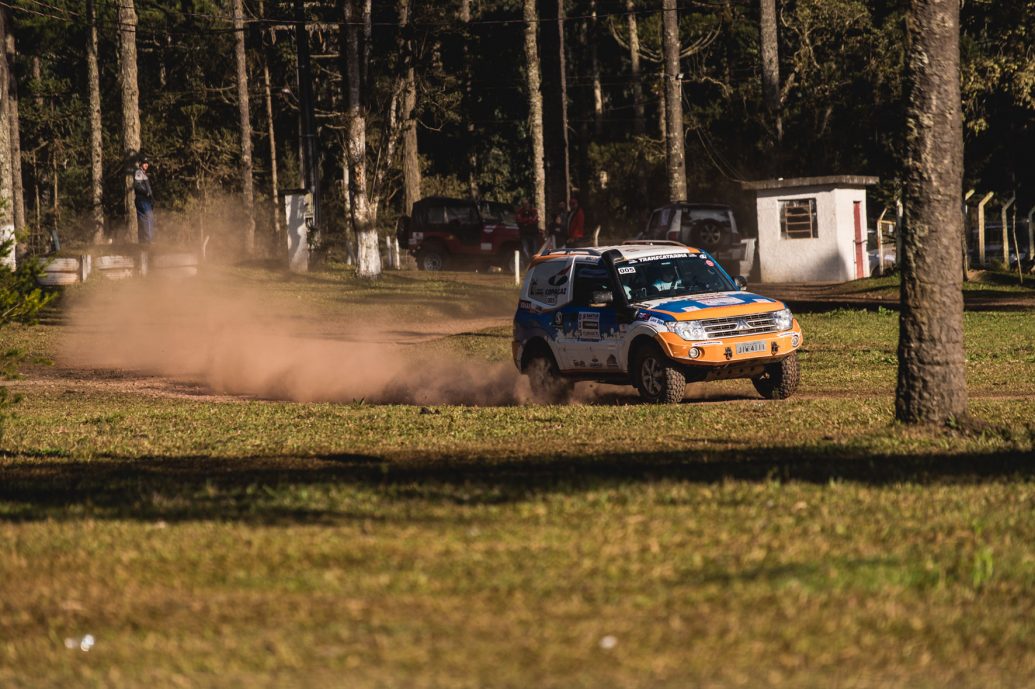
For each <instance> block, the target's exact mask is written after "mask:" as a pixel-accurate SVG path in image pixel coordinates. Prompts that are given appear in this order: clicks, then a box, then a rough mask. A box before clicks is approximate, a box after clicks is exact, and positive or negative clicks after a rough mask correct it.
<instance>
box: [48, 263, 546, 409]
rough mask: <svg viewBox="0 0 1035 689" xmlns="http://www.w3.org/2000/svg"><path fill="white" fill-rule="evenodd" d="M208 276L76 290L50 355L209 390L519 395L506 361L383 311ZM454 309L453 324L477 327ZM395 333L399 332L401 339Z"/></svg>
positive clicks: (435, 325)
mask: <svg viewBox="0 0 1035 689" xmlns="http://www.w3.org/2000/svg"><path fill="white" fill-rule="evenodd" d="M336 308H337V310H336V311H335V310H334V309H331V310H330V311H329V312H325V310H324V309H322V308H317V307H316V306H312V305H310V304H309V302H307V301H306V300H304V299H302V298H301V297H300V296H299V295H298V293H297V292H291V293H287V292H285V291H276V290H271V289H269V288H268V287H266V286H262V287H259V288H256V287H249V286H246V285H242V284H240V281H238V282H233V281H232V280H226V279H224V280H222V281H220V280H218V279H217V280H213V279H209V278H207V277H204V276H200V277H198V278H195V279H189V280H160V279H134V280H127V281H125V282H121V283H117V284H101V285H97V289H95V290H88V291H86V292H85V293H83V294H81V295H79V298H77V299H75V300H74V301H73V303H72V305H71V308H70V311H69V320H70V323H69V327H68V328H67V330H66V332H67V333H68V336H67V337H66V338H64V342H63V347H62V351H61V354H60V358H59V363H60V364H61V365H63V366H69V367H75V368H88V369H115V370H123V371H134V372H139V373H142V374H149V375H157V376H162V377H166V378H170V379H174V380H180V381H183V380H188V381H192V382H196V383H200V384H202V385H204V386H205V387H207V388H208V389H209V390H211V391H212V392H213V393H219V394H230V395H245V396H253V397H258V398H264V399H281V400H292V401H299V402H319V401H326V402H352V401H358V400H364V401H367V402H378V403H403V404H468V405H505V404H520V403H523V402H525V401H526V400H527V399H528V397H529V394H528V387H527V381H526V379H525V378H524V377H523V376H520V375H519V374H518V372H517V370H516V369H515V367H514V366H513V365H512V364H510V363H509V362H507V363H490V362H485V361H480V360H478V359H476V358H470V357H467V358H465V357H463V356H461V355H460V354H457V353H455V352H451V351H448V350H447V349H446V348H445V347H443V346H442V344H441V343H439V342H436V339H438V338H440V337H441V336H442V334H444V333H443V327H442V322H441V319H438V320H436V319H434V318H429V319H428V320H429V327H428V328H427V329H426V330H423V329H422V325H421V324H420V323H414V322H412V320H413V319H412V318H411V319H409V320H408V321H407V327H408V330H407V331H406V332H405V333H404V334H400V333H399V332H396V331H394V330H392V329H391V327H390V326H391V325H392V324H393V323H394V322H395V319H393V317H392V314H391V313H390V311H388V312H385V313H382V314H380V315H375V314H376V310H375V309H373V308H363V307H362V306H357V307H356V308H355V309H353V310H354V311H355V312H356V313H354V314H352V313H350V311H349V309H350V307H348V306H344V305H337V307H336ZM485 320H486V319H481V321H480V322H478V323H474V324H473V325H474V328H472V327H471V326H472V323H470V322H466V321H463V320H455V321H454V322H453V323H452V325H453V326H454V329H453V331H454V332H461V331H465V330H468V329H475V328H477V327H479V326H480V327H485V324H484V321H485ZM401 342H406V343H405V344H402V343H401Z"/></svg>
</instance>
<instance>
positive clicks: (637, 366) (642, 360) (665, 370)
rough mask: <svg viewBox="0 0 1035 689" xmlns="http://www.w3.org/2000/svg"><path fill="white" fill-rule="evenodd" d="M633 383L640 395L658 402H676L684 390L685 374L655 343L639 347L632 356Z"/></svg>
mask: <svg viewBox="0 0 1035 689" xmlns="http://www.w3.org/2000/svg"><path fill="white" fill-rule="evenodd" d="M632 373H633V384H634V385H635V386H636V389H637V390H639V392H640V397H642V398H643V399H645V400H646V401H648V402H651V403H654V404H658V403H663V404H676V403H677V402H681V401H682V400H683V394H684V393H685V392H686V376H685V375H683V372H682V371H680V370H679V369H678V368H677V367H676V366H675V365H674V364H673V363H672V361H671V360H670V359H669V358H668V357H667V356H665V355H664V354H663V353H662V352H661V349H659V348H658V346H657V345H654V344H651V345H646V346H643V347H641V348H640V349H639V350H638V351H637V352H636V356H635V357H634V358H633V366H632Z"/></svg>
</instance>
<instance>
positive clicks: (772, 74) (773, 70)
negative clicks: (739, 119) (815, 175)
mask: <svg viewBox="0 0 1035 689" xmlns="http://www.w3.org/2000/svg"><path fill="white" fill-rule="evenodd" d="M758 4H759V15H760V16H759V37H760V40H761V47H762V50H761V52H762V98H763V100H764V101H765V110H766V115H767V117H768V119H769V123H768V124H769V125H770V126H771V127H772V128H773V132H774V133H775V137H776V144H777V145H779V143H780V142H781V141H782V140H783V118H782V116H781V113H780V53H779V47H778V43H777V36H776V0H759V3H758Z"/></svg>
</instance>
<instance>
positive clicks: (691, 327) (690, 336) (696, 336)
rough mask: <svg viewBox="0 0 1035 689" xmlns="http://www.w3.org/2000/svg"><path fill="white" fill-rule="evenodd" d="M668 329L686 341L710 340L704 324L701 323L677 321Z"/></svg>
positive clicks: (669, 325) (670, 324)
mask: <svg viewBox="0 0 1035 689" xmlns="http://www.w3.org/2000/svg"><path fill="white" fill-rule="evenodd" d="M668 329H669V330H671V331H672V332H674V333H675V334H676V335H679V336H680V337H681V338H683V339H684V340H706V339H708V333H707V332H705V330H704V324H703V323H701V321H676V322H675V323H669V324H668Z"/></svg>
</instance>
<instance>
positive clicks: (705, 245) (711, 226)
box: [693, 222, 727, 251]
mask: <svg viewBox="0 0 1035 689" xmlns="http://www.w3.org/2000/svg"><path fill="white" fill-rule="evenodd" d="M693 240H694V243H695V244H696V245H697V246H698V247H700V248H701V249H706V250H708V251H716V250H717V249H721V248H723V246H724V245H725V244H726V241H727V236H726V232H725V228H723V227H722V225H720V224H719V223H717V222H702V223H700V224H699V225H698V226H697V228H696V229H695V230H694V235H693Z"/></svg>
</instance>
